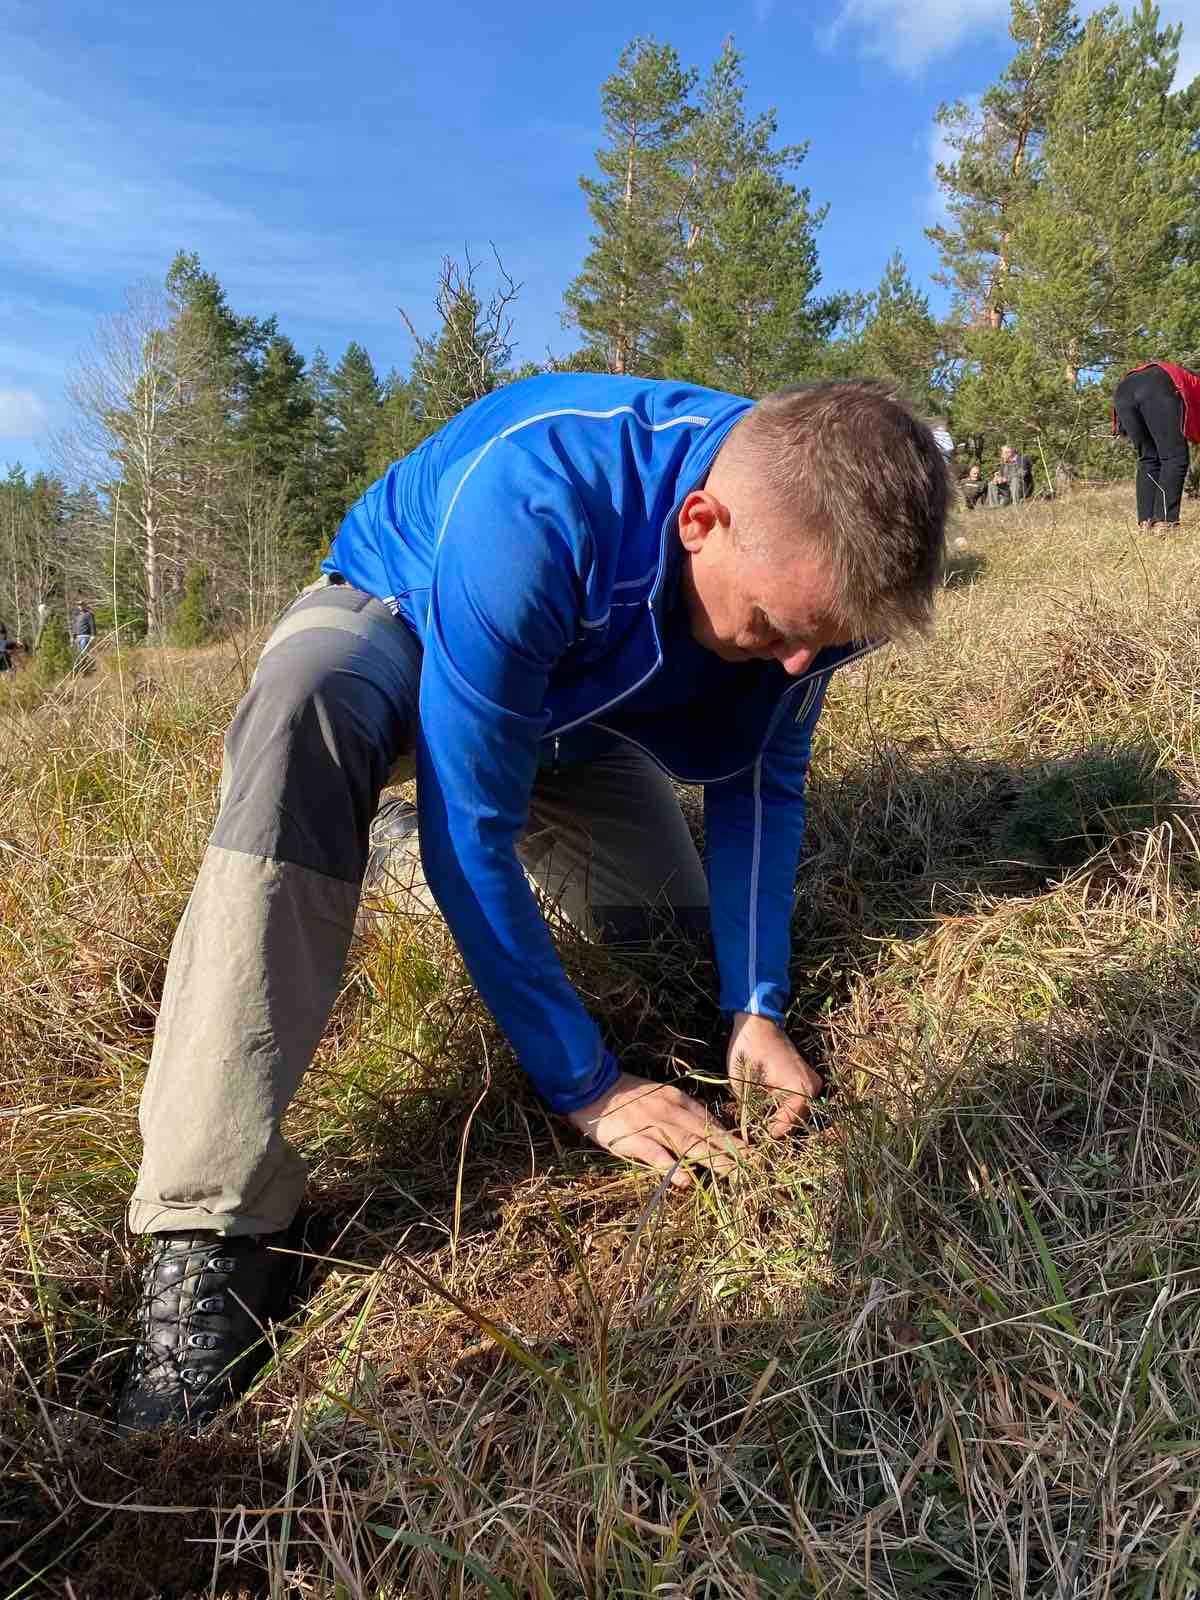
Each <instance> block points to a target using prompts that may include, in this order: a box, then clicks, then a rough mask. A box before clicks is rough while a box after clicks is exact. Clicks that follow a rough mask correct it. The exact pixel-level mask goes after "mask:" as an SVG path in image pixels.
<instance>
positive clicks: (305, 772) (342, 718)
mask: <svg viewBox="0 0 1200 1600" xmlns="http://www.w3.org/2000/svg"><path fill="white" fill-rule="evenodd" d="M341 643H342V645H343V648H342V649H341V650H340V651H339V652H338V654H337V656H336V658H333V659H330V658H329V657H328V656H325V655H323V653H322V652H321V651H320V650H314V648H313V645H314V639H313V636H312V635H311V634H307V633H300V634H297V635H295V636H294V637H292V638H290V639H285V640H283V641H282V642H281V643H280V644H278V645H276V646H275V647H273V648H272V649H271V650H269V651H268V652H267V653H266V654H265V655H264V657H263V659H262V660H261V661H260V663H259V667H258V671H257V672H256V673H255V676H254V682H253V683H252V684H251V686H250V689H249V690H248V692H247V694H246V696H245V698H244V699H243V701H242V703H241V705H240V706H239V707H238V710H237V714H236V715H235V717H234V719H233V722H232V724H231V725H230V728H229V731H228V733H227V734H226V738H225V755H226V776H225V781H224V784H223V795H222V806H221V814H220V816H219V818H218V820H217V826H216V830H215V831H214V834H213V843H214V844H217V845H220V846H222V847H224V848H226V849H232V850H241V851H245V852H247V853H249V854H253V855H262V856H267V857H270V858H272V859H275V860H281V861H289V862H293V863H295V864H296V865H298V866H304V867H308V868H310V869H311V870H313V871H316V872H322V873H325V874H327V875H328V876H331V877H335V878H341V879H343V880H344V881H346V882H357V881H358V880H359V879H360V878H361V876H362V870H363V865H364V863H365V861H366V849H367V830H368V828H369V826H370V821H371V817H372V815H373V814H374V810H375V805H376V803H377V801H378V798H379V792H380V790H381V789H382V787H383V785H384V783H385V782H386V781H387V775H388V771H389V769H390V767H391V766H392V763H393V762H394V761H395V760H396V757H397V755H398V754H399V753H400V752H401V750H402V749H403V747H404V745H405V743H406V741H410V740H411V730H410V726H409V724H410V721H411V711H410V709H409V707H408V705H407V704H406V703H405V701H406V697H405V696H404V695H403V694H402V693H401V692H400V691H401V690H402V688H403V685H402V683H401V682H400V681H399V680H397V682H389V681H388V673H387V672H386V671H383V670H381V667H380V663H379V661H378V659H377V655H378V653H377V652H369V651H368V647H367V646H365V645H363V646H361V647H358V648H355V647H353V646H352V647H351V648H349V649H347V648H345V641H344V640H343V641H341ZM372 657H375V659H372Z"/></svg>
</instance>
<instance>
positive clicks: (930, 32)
mask: <svg viewBox="0 0 1200 1600" xmlns="http://www.w3.org/2000/svg"><path fill="white" fill-rule="evenodd" d="M1101 3H1102V0H1086V3H1085V4H1083V5H1082V6H1081V7H1080V10H1081V12H1082V13H1083V15H1085V16H1086V15H1088V14H1090V13H1091V12H1093V11H1098V10H1099V9H1100V5H1101ZM1125 9H1126V10H1128V9H1129V7H1128V5H1126V6H1125ZM1160 9H1161V13H1162V19H1163V21H1164V22H1167V23H1175V22H1182V23H1183V27H1184V33H1183V46H1182V49H1181V51H1180V57H1179V70H1178V72H1177V73H1176V77H1175V83H1176V87H1177V88H1182V87H1184V86H1185V85H1186V84H1188V83H1190V82H1191V80H1192V78H1193V77H1195V75H1196V73H1197V72H1200V0H1163V3H1162V4H1161V8H1160ZM1009 16H1010V7H1009V0H840V3H839V6H838V11H837V14H836V16H835V17H834V19H833V21H832V22H830V23H828V24H827V25H826V26H825V27H824V28H820V29H818V30H817V39H818V42H819V43H820V44H821V45H822V47H823V48H825V49H828V50H832V49H834V48H836V47H837V46H838V45H839V44H840V43H841V42H842V41H843V39H853V40H855V41H856V42H857V45H858V49H859V53H860V54H862V55H864V56H872V57H878V58H880V59H883V60H886V61H890V62H891V63H892V65H893V66H895V67H896V68H897V69H898V70H899V71H900V72H902V73H905V74H908V75H910V76H911V75H915V74H916V73H918V72H920V71H921V70H922V68H924V67H926V66H928V65H929V63H930V62H931V61H934V60H936V59H937V58H938V57H940V56H946V55H949V54H951V52H952V51H954V50H957V49H958V47H959V46H960V45H962V44H965V43H966V42H967V41H968V39H974V38H978V37H980V36H982V35H986V34H998V33H1003V32H1004V31H1005V30H1006V29H1007V26H1008V20H1009Z"/></svg>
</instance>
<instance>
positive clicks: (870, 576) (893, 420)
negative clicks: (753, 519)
mask: <svg viewBox="0 0 1200 1600" xmlns="http://www.w3.org/2000/svg"><path fill="white" fill-rule="evenodd" d="M729 443H730V444H731V445H732V446H733V448H734V450H735V451H736V452H737V455H738V458H739V461H740V464H741V465H742V467H743V468H744V469H745V470H746V471H747V473H748V474H751V475H752V477H753V481H754V482H755V483H756V484H758V485H761V487H762V490H763V492H764V493H765V495H766V497H767V499H768V501H769V502H770V503H771V505H772V509H773V512H774V515H773V516H772V518H771V522H772V526H775V527H778V526H780V525H781V524H782V525H783V526H786V527H792V528H794V529H795V530H796V538H797V540H798V541H802V542H803V547H804V549H805V550H806V552H807V553H811V554H814V555H815V556H816V557H817V558H818V559H819V560H821V561H822V563H823V565H824V566H825V567H826V569H827V571H828V572H829V575H830V582H831V588H832V594H833V608H834V615H833V617H832V618H831V620H833V621H835V622H837V623H839V624H840V625H841V626H843V627H844V628H845V630H846V632H847V634H848V635H849V636H851V637H855V638H877V637H890V638H895V637H899V636H901V635H904V634H909V633H914V632H916V633H920V632H924V631H925V630H926V629H927V628H928V627H929V624H930V622H931V620H932V617H933V597H934V594H935V592H936V590H937V589H938V587H939V585H940V580H941V571H942V559H943V555H944V549H945V531H946V513H947V509H948V507H949V504H950V475H949V471H948V469H947V466H946V459H945V457H944V455H943V454H942V452H941V450H940V449H939V448H938V445H937V441H936V440H935V439H934V437H933V433H932V431H931V429H930V427H929V426H928V424H927V423H925V422H923V421H922V420H921V419H920V418H919V417H918V416H917V415H916V413H915V412H914V411H913V410H912V409H911V408H910V407H909V406H908V405H906V404H905V403H904V402H903V401H902V400H901V399H899V398H898V396H897V395H896V394H895V393H894V391H893V390H892V389H890V388H889V387H888V385H887V384H884V383H880V382H877V381H876V380H874V379H869V378H855V379H851V380H848V381H840V382H832V381H831V382H827V383H805V384H797V385H795V386H793V387H791V388H787V389H779V390H777V391H776V392H775V393H774V394H769V395H767V396H766V397H765V398H764V399H762V400H760V401H759V402H758V404H757V405H756V406H755V407H754V409H753V411H749V412H747V413H746V415H745V416H744V417H743V418H742V419H741V421H740V422H738V424H737V425H736V427H735V428H734V430H733V432H732V433H731V434H730V437H729ZM782 537H784V538H786V537H787V535H783V536H782ZM797 547H798V548H799V545H798V546H797Z"/></svg>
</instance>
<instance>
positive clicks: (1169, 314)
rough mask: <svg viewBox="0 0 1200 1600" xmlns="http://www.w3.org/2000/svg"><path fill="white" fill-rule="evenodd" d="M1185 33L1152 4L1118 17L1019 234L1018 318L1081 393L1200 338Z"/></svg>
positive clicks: (1197, 155) (1074, 101)
mask: <svg viewBox="0 0 1200 1600" xmlns="http://www.w3.org/2000/svg"><path fill="white" fill-rule="evenodd" d="M1181 35H1182V28H1181V27H1178V26H1176V27H1167V28H1164V27H1162V26H1161V25H1160V20H1159V13H1158V8H1157V7H1156V6H1154V5H1152V4H1151V3H1150V0H1141V4H1140V5H1139V6H1138V7H1137V9H1136V10H1135V11H1134V13H1133V14H1132V16H1131V17H1130V18H1129V19H1128V20H1126V19H1125V18H1123V17H1122V16H1121V14H1120V12H1119V11H1118V10H1117V8H1116V7H1115V6H1110V7H1106V8H1105V10H1103V11H1101V12H1098V13H1097V14H1096V15H1095V16H1093V17H1091V18H1089V20H1088V22H1087V25H1086V27H1085V29H1084V32H1083V35H1082V38H1081V39H1080V41H1079V44H1078V45H1077V46H1076V48H1075V49H1074V51H1073V52H1072V54H1071V57H1070V58H1069V60H1068V62H1067V64H1066V69H1065V71H1064V72H1063V73H1062V75H1061V78H1060V83H1059V90H1058V95H1057V99H1056V103H1055V107H1054V112H1053V115H1052V117H1051V121H1050V124H1049V127H1048V129H1047V132H1046V138H1045V143H1044V147H1043V150H1042V156H1041V167H1042V177H1041V181H1040V183H1039V184H1038V187H1037V189H1036V191H1035V192H1034V193H1033V194H1032V195H1031V196H1030V197H1029V198H1028V199H1027V200H1026V202H1025V203H1024V205H1023V207H1022V208H1021V210H1020V212H1019V220H1018V223H1017V227H1016V228H1015V230H1014V237H1013V246H1014V257H1015V259H1016V260H1017V261H1018V262H1019V264H1020V275H1019V278H1018V279H1017V280H1016V282H1015V284H1014V307H1015V310H1016V312H1017V316H1018V323H1019V327H1020V331H1021V334H1022V336H1023V337H1024V338H1027V339H1028V340H1030V341H1031V343H1032V344H1033V345H1035V346H1036V347H1037V348H1038V349H1039V350H1041V351H1043V352H1045V353H1046V354H1047V355H1048V356H1050V358H1051V359H1052V360H1054V361H1056V362H1057V363H1058V364H1059V366H1060V368H1061V371H1062V375H1063V380H1064V384H1065V386H1066V388H1067V389H1068V390H1069V391H1073V390H1074V389H1075V388H1076V386H1077V384H1078V382H1079V380H1080V376H1081V374H1088V373H1091V372H1095V373H1103V372H1105V371H1106V370H1107V369H1109V368H1110V367H1114V366H1116V367H1119V368H1122V369H1124V368H1125V367H1128V366H1129V365H1131V364H1132V363H1133V362H1135V361H1137V360H1139V359H1141V360H1144V359H1145V358H1146V357H1147V356H1149V355H1156V354H1164V353H1166V351H1168V350H1176V349H1178V345H1176V344H1174V343H1173V342H1172V341H1174V340H1178V339H1180V338H1183V339H1185V340H1186V343H1187V345H1189V346H1190V345H1191V344H1193V343H1194V341H1195V338H1196V335H1197V334H1198V333H1200V267H1198V265H1197V263H1196V261H1195V259H1194V257H1192V246H1193V238H1194V228H1195V220H1196V219H1195V203H1196V194H1197V188H1198V186H1200V151H1198V150H1197V146H1196V138H1195V129H1194V128H1192V127H1189V126H1188V125H1186V124H1185V123H1184V122H1183V121H1182V120H1181V118H1180V117H1179V116H1178V115H1177V108H1176V106H1175V104H1174V97H1173V96H1172V95H1171V93H1170V86H1171V81H1172V78H1173V77H1174V74H1175V68H1176V64H1177V62H1178V54H1179V41H1180V37H1181ZM1189 257H1192V259H1189ZM1189 333H1190V335H1191V337H1189V336H1188V335H1189Z"/></svg>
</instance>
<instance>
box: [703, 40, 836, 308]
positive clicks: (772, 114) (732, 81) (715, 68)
mask: <svg viewBox="0 0 1200 1600" xmlns="http://www.w3.org/2000/svg"><path fill="white" fill-rule="evenodd" d="M778 127H779V118H778V115H777V113H776V110H775V107H774V106H771V107H769V108H768V109H767V110H766V111H763V112H761V113H759V115H758V116H754V117H751V116H748V115H747V112H746V81H745V75H744V74H743V71H742V57H741V55H740V54H739V53H738V51H737V50H736V49H735V47H734V43H733V36H732V35H730V36H729V37H728V38H726V40H725V42H724V44H723V46H722V48H721V54H720V55H719V56H718V57H717V60H716V61H715V62H714V63H713V65H712V67H711V68H710V70H709V73H708V76H707V78H705V80H704V82H703V84H702V85H701V87H700V96H699V106H698V109H697V113H696V115H695V117H694V118H693V119H692V121H691V122H690V124H689V127H688V130H687V133H686V135H685V136H684V139H683V141H682V156H683V161H684V166H685V170H686V173H687V189H686V193H685V196H684V204H683V208H682V211H681V214H680V248H681V251H682V255H683V258H684V276H685V279H686V283H687V285H690V284H691V282H692V280H693V278H694V276H695V274H696V272H697V271H698V268H699V250H700V247H701V245H702V244H703V242H704V240H705V238H706V237H708V236H709V235H710V234H711V233H712V231H713V229H714V227H715V225H716V222H717V219H718V218H719V217H720V216H721V215H722V214H723V213H724V212H725V211H726V210H727V209H728V206H729V203H730V198H731V193H732V186H733V184H734V183H735V182H736V180H737V179H739V178H744V177H746V176H747V175H748V174H749V173H752V172H765V173H767V174H768V175H769V176H771V177H782V176H783V175H784V174H785V173H787V172H790V171H791V170H793V169H794V168H796V167H798V166H799V165H800V164H801V163H802V162H803V160H804V158H805V156H806V155H807V154H808V144H807V143H804V144H790V145H783V146H781V147H780V148H779V149H778V150H776V149H773V148H772V141H773V140H774V138H775V135H776V133H777V132H778ZM807 199H808V196H807V194H806V195H805V201H806V202H807ZM824 216H825V210H824V209H822V210H821V211H820V212H818V213H817V214H816V215H815V216H814V217H813V218H812V223H813V226H814V227H818V226H819V225H820V223H821V221H822V220H823V218H824ZM684 294H685V298H686V294H687V288H686V287H685V289H684Z"/></svg>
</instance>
